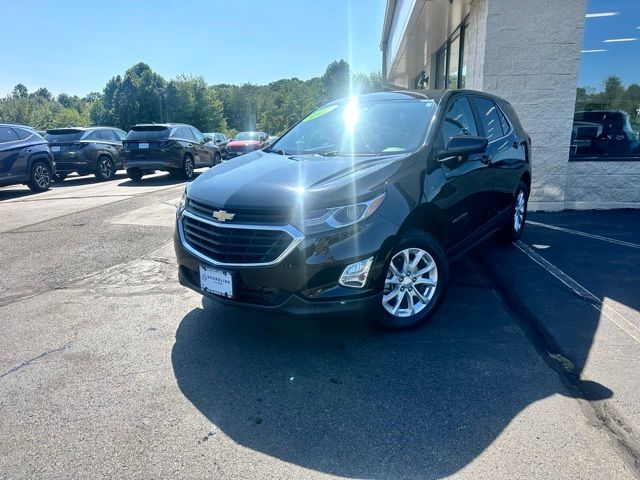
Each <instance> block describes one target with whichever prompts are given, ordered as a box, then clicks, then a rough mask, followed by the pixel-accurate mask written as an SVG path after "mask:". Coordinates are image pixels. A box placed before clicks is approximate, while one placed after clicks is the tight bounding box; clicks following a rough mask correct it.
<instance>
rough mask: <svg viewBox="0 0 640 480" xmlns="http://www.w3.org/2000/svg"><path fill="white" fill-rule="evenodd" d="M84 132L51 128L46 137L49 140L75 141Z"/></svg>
mask: <svg viewBox="0 0 640 480" xmlns="http://www.w3.org/2000/svg"><path fill="white" fill-rule="evenodd" d="M84 133H85V132H84V130H70V129H64V130H49V131H48V132H47V133H46V135H45V136H44V139H45V140H46V141H47V142H75V141H78V140H80V139H81V138H82V137H83V135H84Z"/></svg>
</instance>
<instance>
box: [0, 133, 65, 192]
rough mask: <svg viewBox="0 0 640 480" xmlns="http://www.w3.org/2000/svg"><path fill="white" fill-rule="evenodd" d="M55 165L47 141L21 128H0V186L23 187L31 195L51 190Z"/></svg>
mask: <svg viewBox="0 0 640 480" xmlns="http://www.w3.org/2000/svg"><path fill="white" fill-rule="evenodd" d="M55 172H56V162H55V160H54V158H53V155H51V151H50V150H49V145H48V144H47V141H46V140H45V139H44V138H42V137H41V136H40V135H38V134H37V133H36V131H35V130H34V129H33V128H31V127H27V126H24V125H13V124H6V123H2V124H0V186H2V187H4V186H6V185H14V184H20V183H24V184H26V185H27V186H28V187H29V188H30V189H31V190H33V191H34V192H43V191H45V190H48V189H49V187H50V186H51V180H52V178H53V175H54V174H55Z"/></svg>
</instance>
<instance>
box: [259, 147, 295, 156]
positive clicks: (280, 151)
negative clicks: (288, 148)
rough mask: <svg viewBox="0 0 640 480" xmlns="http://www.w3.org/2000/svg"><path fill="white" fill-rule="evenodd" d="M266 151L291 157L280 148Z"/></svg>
mask: <svg viewBox="0 0 640 480" xmlns="http://www.w3.org/2000/svg"><path fill="white" fill-rule="evenodd" d="M264 151H265V152H267V153H277V154H278V155H290V154H289V153H287V152H285V151H284V150H282V149H280V148H267V149H265V150H264Z"/></svg>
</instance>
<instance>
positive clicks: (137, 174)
mask: <svg viewBox="0 0 640 480" xmlns="http://www.w3.org/2000/svg"><path fill="white" fill-rule="evenodd" d="M142 175H143V173H142V170H140V169H139V168H127V177H129V178H130V179H131V180H133V181H134V182H139V181H140V180H142Z"/></svg>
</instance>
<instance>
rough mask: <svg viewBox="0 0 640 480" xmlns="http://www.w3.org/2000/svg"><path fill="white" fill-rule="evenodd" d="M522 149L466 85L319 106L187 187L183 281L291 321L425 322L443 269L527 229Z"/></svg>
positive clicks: (513, 127) (511, 127) (506, 109)
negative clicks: (305, 317) (367, 314)
mask: <svg viewBox="0 0 640 480" xmlns="http://www.w3.org/2000/svg"><path fill="white" fill-rule="evenodd" d="M530 152H531V140H530V137H529V135H527V133H526V132H525V131H524V130H523V128H522V125H521V124H520V121H519V120H518V117H517V116H516V113H515V111H514V110H513V108H512V107H511V105H510V104H509V103H508V102H506V101H505V100H503V99H501V98H499V97H496V96H493V95H488V94H485V93H481V92H476V91H471V90H450V91H444V92H443V91H425V90H422V91H416V92H411V91H403V92H385V93H374V94H368V95H362V96H358V97H353V98H352V99H343V100H338V101H335V102H332V103H329V104H327V105H325V106H324V107H321V108H320V109H318V110H316V111H315V112H313V113H312V114H310V115H309V116H307V117H306V118H304V119H303V120H302V121H301V122H299V123H298V124H296V125H295V126H294V127H292V128H291V129H290V130H289V131H288V132H286V133H285V134H284V135H282V136H281V137H280V138H279V139H278V140H277V141H276V142H275V143H274V144H273V145H271V146H270V147H268V148H265V149H263V150H259V151H256V152H253V153H250V154H248V155H245V156H242V157H240V158H238V159H236V160H234V161H232V162H226V163H224V164H222V165H220V166H219V167H217V168H216V170H215V171H209V172H205V173H204V174H203V175H201V176H200V177H199V178H198V179H196V180H195V181H194V182H192V183H190V184H189V185H187V187H186V189H185V193H184V195H183V198H182V200H181V202H180V204H179V206H178V210H177V222H176V231H175V237H174V244H175V250H176V255H177V259H178V265H179V270H178V276H179V279H180V282H181V283H182V284H183V285H185V286H187V287H189V288H191V289H193V290H195V291H197V292H199V293H201V294H203V295H206V296H208V297H210V298H211V299H214V300H215V301H217V302H220V303H223V304H227V305H233V306H244V307H251V308H257V309H263V310H267V311H279V312H283V313H289V314H295V315H298V314H321V313H328V314H338V313H356V312H364V311H368V310H369V307H372V308H375V309H376V310H375V311H376V312H377V313H376V318H378V319H379V320H380V322H381V323H382V324H384V325H385V326H387V327H391V328H404V327H409V326H413V325H416V324H418V323H420V322H422V321H425V320H426V319H428V318H429V317H430V316H431V315H432V314H433V313H434V312H435V311H436V309H437V307H438V305H439V303H440V301H441V299H442V297H443V294H444V292H445V289H446V285H447V279H448V274H449V260H450V259H452V258H455V257H457V256H459V255H461V254H463V253H464V252H466V251H467V250H469V249H470V248H472V247H473V246H474V245H477V244H478V243H479V242H480V241H481V240H483V239H484V238H486V237H488V236H489V235H492V234H494V233H499V234H500V236H501V237H502V238H503V239H505V240H507V241H509V242H511V241H512V240H514V239H517V238H518V237H519V236H520V234H521V233H522V230H523V228H524V225H525V220H526V207H527V201H528V197H529V191H530V186H531V167H530Z"/></svg>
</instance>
